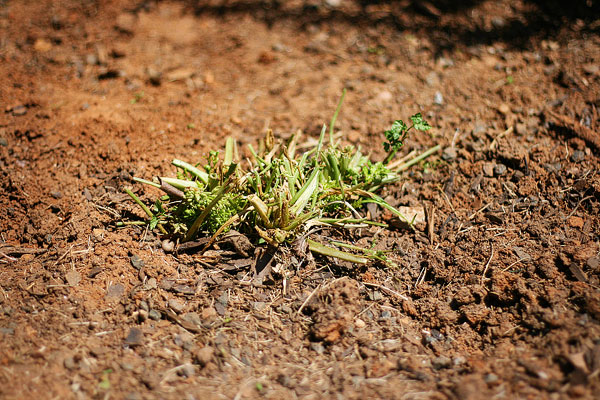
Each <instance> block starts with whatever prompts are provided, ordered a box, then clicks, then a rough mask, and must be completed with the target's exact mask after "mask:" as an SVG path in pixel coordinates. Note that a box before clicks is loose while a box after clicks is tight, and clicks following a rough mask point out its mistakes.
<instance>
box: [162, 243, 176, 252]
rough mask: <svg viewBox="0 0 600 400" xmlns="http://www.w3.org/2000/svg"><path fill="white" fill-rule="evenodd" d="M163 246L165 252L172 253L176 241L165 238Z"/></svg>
mask: <svg viewBox="0 0 600 400" xmlns="http://www.w3.org/2000/svg"><path fill="white" fill-rule="evenodd" d="M161 246H162V249H163V251H164V252H165V253H171V252H172V251H173V250H174V249H175V243H174V242H173V241H172V240H163V241H162V243H161Z"/></svg>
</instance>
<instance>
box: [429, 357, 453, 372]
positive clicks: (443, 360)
mask: <svg viewBox="0 0 600 400" xmlns="http://www.w3.org/2000/svg"><path fill="white" fill-rule="evenodd" d="M451 364H452V360H451V359H449V358H448V357H446V356H439V357H436V358H434V359H433V360H431V365H432V366H433V368H434V369H442V368H448V367H449V366H450V365H451Z"/></svg>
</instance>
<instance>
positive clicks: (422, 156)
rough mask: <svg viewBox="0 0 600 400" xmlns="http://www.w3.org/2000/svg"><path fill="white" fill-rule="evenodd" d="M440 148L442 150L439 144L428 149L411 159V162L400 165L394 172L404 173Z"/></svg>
mask: <svg viewBox="0 0 600 400" xmlns="http://www.w3.org/2000/svg"><path fill="white" fill-rule="evenodd" d="M441 148H442V146H440V145H439V144H438V145H436V146H433V147H431V148H430V149H428V150H427V151H425V152H424V153H421V154H420V155H418V156H417V157H415V158H413V159H412V160H410V161H408V162H406V163H404V164H402V165H401V166H399V167H398V169H397V170H396V171H397V172H402V171H405V170H407V169H409V168H410V167H412V166H413V165H415V164H417V163H419V162H421V161H422V160H424V159H426V158H427V157H429V156H430V155H432V154H433V153H436V152H438V151H439V150H440V149H441Z"/></svg>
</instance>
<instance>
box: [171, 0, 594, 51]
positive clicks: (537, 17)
mask: <svg viewBox="0 0 600 400" xmlns="http://www.w3.org/2000/svg"><path fill="white" fill-rule="evenodd" d="M182 2H183V3H185V4H186V6H187V7H188V9H191V10H193V11H194V12H195V13H196V14H197V15H201V14H211V15H217V16H221V17H224V16H236V15H252V16H254V17H255V18H258V19H262V20H264V21H265V22H266V23H267V24H268V25H273V24H275V23H277V22H281V21H290V22H294V23H297V24H299V26H300V27H301V28H305V27H307V26H309V25H312V24H318V25H320V24H352V25H355V26H359V27H364V28H367V27H372V26H382V25H386V26H392V27H394V28H396V29H397V30H399V31H410V32H413V33H419V34H420V35H426V36H428V37H429V38H430V39H431V42H432V43H435V45H436V46H437V51H438V52H440V51H444V50H453V49H455V48H456V47H459V46H474V45H481V44H484V45H491V44H494V43H497V42H503V43H506V44H507V45H508V46H509V47H512V48H517V49H522V48H524V47H526V46H527V45H528V44H530V43H531V41H532V40H533V41H539V40H543V39H548V38H552V37H554V36H556V34H557V33H558V31H559V30H560V29H563V28H565V27H568V28H572V29H576V30H579V31H581V32H588V33H596V34H598V33H600V24H599V23H598V22H597V20H598V15H600V2H597V1H591V0H572V1H570V2H565V1H561V0H550V1H545V0H526V1H523V2H522V3H521V4H519V5H518V6H517V5H515V6H514V10H513V11H514V13H513V14H514V16H513V18H510V19H503V18H499V17H494V16H493V15H484V17H483V18H482V17H481V16H480V17H479V18H473V17H471V15H472V14H471V11H472V10H473V9H474V8H475V7H478V6H480V5H481V4H480V3H483V1H481V0H463V1H460V0H459V1H452V0H438V1H436V0H431V1H419V0H412V1H410V0H391V1H378V0H375V1H367V0H353V1H352V2H348V3H346V2H344V1H333V0H330V1H325V0H323V1H319V2H315V1H309V0H304V1H295V2H286V1H283V0H239V1H235V0H234V1H227V0H216V1H214V0H213V1H206V0H182ZM328 4H329V6H328ZM332 4H333V5H335V6H332ZM349 4H350V5H351V6H352V7H348V5H349ZM447 14H453V15H454V16H462V17H463V18H464V23H461V24H457V23H456V21H457V20H459V19H457V18H451V19H450V20H451V21H453V22H450V23H448V22H444V20H445V19H444V18H443V17H444V15H447ZM505 14H506V13H505ZM486 18H490V19H491V24H487V25H486V24H484V22H483V20H485V19H486Z"/></svg>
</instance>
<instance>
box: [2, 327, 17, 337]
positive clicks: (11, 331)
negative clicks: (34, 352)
mask: <svg viewBox="0 0 600 400" xmlns="http://www.w3.org/2000/svg"><path fill="white" fill-rule="evenodd" d="M0 333H1V334H3V335H8V336H11V335H14V334H15V328H0Z"/></svg>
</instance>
